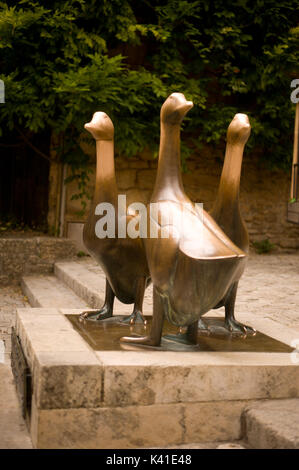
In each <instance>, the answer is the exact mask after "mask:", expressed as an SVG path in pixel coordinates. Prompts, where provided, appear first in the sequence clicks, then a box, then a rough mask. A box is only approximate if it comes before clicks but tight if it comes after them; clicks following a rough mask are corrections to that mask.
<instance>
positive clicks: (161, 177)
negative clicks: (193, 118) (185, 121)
mask: <svg viewBox="0 0 299 470" xmlns="http://www.w3.org/2000/svg"><path fill="white" fill-rule="evenodd" d="M184 199H186V196H185V193H184V188H183V182H182V175H181V151H180V125H179V124H167V123H163V122H162V123H161V138H160V151H159V162H158V172H157V178H156V183H155V188H154V192H153V195H152V199H151V200H152V202H155V201H159V200H174V201H182V200H184Z"/></svg>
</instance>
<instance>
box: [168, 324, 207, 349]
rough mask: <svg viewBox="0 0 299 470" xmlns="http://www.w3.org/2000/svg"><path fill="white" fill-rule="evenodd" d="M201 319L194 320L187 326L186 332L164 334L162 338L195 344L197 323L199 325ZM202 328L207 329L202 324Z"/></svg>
mask: <svg viewBox="0 0 299 470" xmlns="http://www.w3.org/2000/svg"><path fill="white" fill-rule="evenodd" d="M201 322H202V320H201V319H200V320H199V322H197V321H195V322H193V323H191V325H189V326H188V328H187V331H186V333H178V334H176V335H165V336H163V338H165V339H168V340H170V341H173V342H174V343H181V344H197V334H198V329H199V326H198V325H199V324H200V325H201ZM202 329H205V330H207V327H206V326H205V325H204V324H203V326H202Z"/></svg>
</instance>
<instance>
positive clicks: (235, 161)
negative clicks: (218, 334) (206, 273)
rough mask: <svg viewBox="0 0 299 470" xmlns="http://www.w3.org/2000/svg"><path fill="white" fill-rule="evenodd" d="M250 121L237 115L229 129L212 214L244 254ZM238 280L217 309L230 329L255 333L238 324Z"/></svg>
mask: <svg viewBox="0 0 299 470" xmlns="http://www.w3.org/2000/svg"><path fill="white" fill-rule="evenodd" d="M250 131H251V127H250V123H249V119H248V117H247V116H246V114H236V115H235V116H234V118H233V120H232V121H231V123H230V125H229V127H228V130H227V144H226V151H225V158H224V164H223V169H222V174H221V179H220V184H219V188H218V193H217V198H216V201H215V204H214V206H213V208H212V210H211V212H210V215H211V217H212V218H213V219H214V220H215V222H216V223H217V224H218V225H219V226H220V227H221V229H222V230H223V231H224V232H225V234H226V235H227V236H228V237H229V238H230V239H231V240H232V241H233V242H234V243H235V244H236V245H237V246H238V247H239V248H240V249H241V250H243V251H244V252H245V253H248V252H249V237H248V232H247V229H246V225H245V222H244V220H243V218H242V215H241V211H240V203H239V189H240V177H241V168H242V159H243V152H244V147H245V144H246V142H247V140H248V138H249V136H250ZM237 288H238V283H237V282H235V283H233V284H232V286H231V288H230V290H229V292H228V294H227V295H226V296H224V297H223V299H222V300H221V301H220V302H219V303H218V304H217V305H216V307H215V308H218V307H222V306H224V307H225V323H226V326H227V328H228V329H229V330H230V331H232V332H234V333H240V334H254V333H255V330H254V329H253V328H251V327H249V326H246V325H243V324H241V323H239V322H238V321H237V320H236V319H235V317H234V305H235V299H236V294H237Z"/></svg>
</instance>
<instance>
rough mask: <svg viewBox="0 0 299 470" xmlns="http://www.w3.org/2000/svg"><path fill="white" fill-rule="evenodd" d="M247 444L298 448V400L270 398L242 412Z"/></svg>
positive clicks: (264, 446)
mask: <svg viewBox="0 0 299 470" xmlns="http://www.w3.org/2000/svg"><path fill="white" fill-rule="evenodd" d="M244 421H245V433H246V436H247V440H248V444H249V446H250V447H251V448H254V449H299V400H298V399H294V400H275V401H273V400H271V401H267V402H264V403H258V404H255V405H254V406H249V407H248V408H247V410H246V411H245V413H244Z"/></svg>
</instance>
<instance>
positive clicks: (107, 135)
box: [81, 112, 150, 323]
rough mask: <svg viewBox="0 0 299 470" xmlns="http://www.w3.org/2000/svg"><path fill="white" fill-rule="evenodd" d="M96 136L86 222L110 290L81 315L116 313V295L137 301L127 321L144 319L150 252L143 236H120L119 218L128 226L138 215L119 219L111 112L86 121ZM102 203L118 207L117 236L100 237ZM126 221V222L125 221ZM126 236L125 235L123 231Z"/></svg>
mask: <svg viewBox="0 0 299 470" xmlns="http://www.w3.org/2000/svg"><path fill="white" fill-rule="evenodd" d="M84 127H85V129H86V130H88V131H89V132H90V133H91V134H92V136H93V137H94V139H95V140H96V152H97V165H96V184H95V190H94V197H93V202H92V204H91V208H90V212H89V216H88V219H87V221H86V223H85V225H84V230H83V240H84V244H85V246H86V248H87V250H88V252H89V253H90V255H91V256H92V257H94V258H95V259H96V261H97V262H98V263H99V264H100V265H101V267H102V268H103V271H104V272H105V275H106V294H105V302H104V305H103V307H102V308H101V309H100V310H98V311H87V312H83V313H82V314H81V318H84V319H88V320H94V321H97V320H102V319H104V318H108V317H111V316H112V315H113V303H114V298H115V296H116V297H117V298H118V299H119V300H120V301H121V302H123V303H125V304H131V303H134V309H133V313H132V314H131V315H130V317H129V318H127V319H126V320H125V321H129V322H130V323H134V322H135V321H136V320H138V319H139V320H140V319H142V320H143V322H144V323H146V321H145V319H144V317H143V315H142V304H143V297H144V291H145V288H146V287H147V286H148V284H149V283H150V274H149V270H148V266H147V261H146V255H145V251H144V247H143V244H142V242H141V239H140V238H128V237H124V238H119V237H118V235H119V230H120V227H119V221H120V222H123V224H124V226H125V228H126V227H127V224H128V223H129V222H130V221H132V219H134V217H136V216H134V215H128V214H126V208H123V209H125V212H124V215H123V216H122V217H123V218H124V220H119V219H118V189H117V185H116V179H115V169H114V126H113V123H112V121H111V119H110V118H109V116H107V114H105V113H103V112H96V113H95V114H94V115H93V118H92V120H91V122H89V123H87V124H85V126H84ZM100 203H108V204H111V205H112V206H113V207H114V210H115V220H114V221H113V222H114V223H115V236H114V237H113V238H98V236H97V235H96V230H95V227H96V224H97V222H98V221H99V220H100V218H101V217H100V216H99V215H97V214H96V207H97V205H98V204H100ZM123 224H122V225H123ZM122 236H123V235H122Z"/></svg>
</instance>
